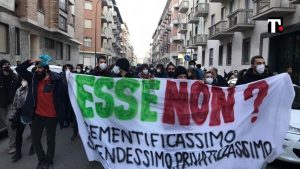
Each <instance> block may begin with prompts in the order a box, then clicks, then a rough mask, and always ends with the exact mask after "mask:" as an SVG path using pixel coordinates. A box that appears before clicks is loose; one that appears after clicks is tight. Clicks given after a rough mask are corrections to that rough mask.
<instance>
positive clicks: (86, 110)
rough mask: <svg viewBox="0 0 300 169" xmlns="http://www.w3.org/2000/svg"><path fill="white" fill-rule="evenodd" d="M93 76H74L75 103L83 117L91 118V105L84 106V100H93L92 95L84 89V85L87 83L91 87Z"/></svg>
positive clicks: (92, 115) (92, 114)
mask: <svg viewBox="0 0 300 169" xmlns="http://www.w3.org/2000/svg"><path fill="white" fill-rule="evenodd" d="M94 81H95V77H94V76H82V75H77V76H76V83H77V103H78V105H79V108H80V110H81V113H82V116H83V117H84V118H93V117H94V111H93V108H91V107H86V105H85V103H86V101H90V102H93V101H94V99H93V95H92V94H91V93H89V92H87V91H85V90H84V88H83V87H84V85H88V86H91V87H93V86H94Z"/></svg>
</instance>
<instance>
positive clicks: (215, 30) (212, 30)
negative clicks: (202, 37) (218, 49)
mask: <svg viewBox="0 0 300 169" xmlns="http://www.w3.org/2000/svg"><path fill="white" fill-rule="evenodd" d="M226 25H227V21H220V22H218V23H216V24H215V25H213V26H211V27H209V28H208V29H209V39H210V40H222V39H225V38H228V37H231V36H233V32H226V31H225V30H226V28H227V26H226Z"/></svg>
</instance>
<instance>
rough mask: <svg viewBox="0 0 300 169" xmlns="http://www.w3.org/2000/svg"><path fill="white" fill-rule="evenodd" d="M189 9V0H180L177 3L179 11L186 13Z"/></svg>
mask: <svg viewBox="0 0 300 169" xmlns="http://www.w3.org/2000/svg"><path fill="white" fill-rule="evenodd" d="M188 10H189V1H188V0H182V1H181V3H180V4H179V13H186V12H187V11H188Z"/></svg>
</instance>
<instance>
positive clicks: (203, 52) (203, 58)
mask: <svg viewBox="0 0 300 169" xmlns="http://www.w3.org/2000/svg"><path fill="white" fill-rule="evenodd" d="M204 64H205V50H204V51H202V65H203V66H204Z"/></svg>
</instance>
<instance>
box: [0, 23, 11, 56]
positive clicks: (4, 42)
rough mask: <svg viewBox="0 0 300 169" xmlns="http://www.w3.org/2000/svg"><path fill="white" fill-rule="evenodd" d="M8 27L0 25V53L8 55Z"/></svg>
mask: <svg viewBox="0 0 300 169" xmlns="http://www.w3.org/2000/svg"><path fill="white" fill-rule="evenodd" d="M8 32H9V31H8V25H5V24H2V23H0V53H8V46H9V45H8V44H9V41H8Z"/></svg>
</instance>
